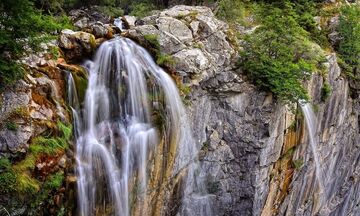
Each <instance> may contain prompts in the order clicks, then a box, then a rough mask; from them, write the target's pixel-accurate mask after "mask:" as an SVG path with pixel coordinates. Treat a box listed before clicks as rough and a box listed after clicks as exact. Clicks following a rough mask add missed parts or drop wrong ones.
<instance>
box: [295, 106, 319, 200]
mask: <svg viewBox="0 0 360 216" xmlns="http://www.w3.org/2000/svg"><path fill="white" fill-rule="evenodd" d="M300 106H301V109H302V111H303V114H304V117H305V123H306V127H307V129H308V134H309V142H310V147H311V151H312V153H313V157H314V163H315V174H316V179H317V181H318V184H319V188H320V193H321V194H322V193H324V180H323V175H322V170H321V167H320V161H319V159H320V157H319V154H318V149H317V144H318V141H317V138H316V133H317V120H316V116H315V113H314V111H313V110H312V108H311V105H310V104H309V103H300ZM320 198H321V197H320Z"/></svg>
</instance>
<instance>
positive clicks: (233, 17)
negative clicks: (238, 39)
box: [216, 0, 245, 23]
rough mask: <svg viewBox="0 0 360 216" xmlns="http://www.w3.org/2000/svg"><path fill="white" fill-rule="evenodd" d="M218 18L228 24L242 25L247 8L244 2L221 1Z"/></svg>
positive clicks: (236, 0)
mask: <svg viewBox="0 0 360 216" xmlns="http://www.w3.org/2000/svg"><path fill="white" fill-rule="evenodd" d="M218 4H219V6H218V9H217V12H216V16H217V17H218V18H220V19H222V20H226V21H228V22H239V23H241V22H242V20H243V18H244V17H245V6H244V3H243V1H242V0H220V1H219V3H218Z"/></svg>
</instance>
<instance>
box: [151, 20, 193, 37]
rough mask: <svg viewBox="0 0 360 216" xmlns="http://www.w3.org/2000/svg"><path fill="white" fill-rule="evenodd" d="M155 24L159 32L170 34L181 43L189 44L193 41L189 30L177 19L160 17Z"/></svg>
mask: <svg viewBox="0 0 360 216" xmlns="http://www.w3.org/2000/svg"><path fill="white" fill-rule="evenodd" d="M156 24H157V26H158V28H159V30H160V31H163V32H167V33H170V34H171V35H173V36H175V37H176V38H177V39H179V40H180V41H181V42H183V43H189V42H191V41H192V39H193V37H192V32H191V30H190V29H189V28H188V27H187V26H186V25H185V23H183V22H182V21H180V20H178V19H174V18H172V17H160V18H158V19H157V20H156Z"/></svg>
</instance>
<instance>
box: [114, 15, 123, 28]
mask: <svg viewBox="0 0 360 216" xmlns="http://www.w3.org/2000/svg"><path fill="white" fill-rule="evenodd" d="M114 25H115V26H116V27H118V28H119V29H120V30H121V31H122V30H123V21H122V20H121V17H118V18H115V19H114Z"/></svg>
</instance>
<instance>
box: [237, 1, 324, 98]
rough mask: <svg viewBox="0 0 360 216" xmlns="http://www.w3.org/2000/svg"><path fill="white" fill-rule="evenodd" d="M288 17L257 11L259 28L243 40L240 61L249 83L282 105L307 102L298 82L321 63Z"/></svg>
mask: <svg viewBox="0 0 360 216" xmlns="http://www.w3.org/2000/svg"><path fill="white" fill-rule="evenodd" d="M292 14H293V12H292V11H291V10H290V11H289V10H283V9H280V8H276V7H273V6H272V5H271V6H269V5H264V6H263V7H262V8H261V10H260V11H259V17H261V18H260V19H261V21H262V25H261V26H260V27H258V28H257V29H256V30H255V31H254V33H253V34H251V35H248V36H246V37H245V46H244V50H243V51H242V52H241V62H240V66H242V67H243V68H244V70H245V72H246V73H247V74H248V77H249V78H250V80H251V81H253V83H255V84H256V85H257V86H259V87H260V88H262V89H264V90H270V91H272V92H273V93H274V94H275V96H276V97H278V98H279V99H280V100H281V101H283V102H285V103H286V104H291V103H297V102H298V101H307V100H308V99H309V97H308V95H307V91H306V90H305V88H304V87H303V85H302V82H303V81H304V80H307V79H308V78H309V77H310V75H311V73H312V72H313V71H315V70H316V69H317V66H318V65H319V62H321V61H322V60H323V56H322V55H320V54H317V52H318V50H315V48H314V46H313V45H312V44H311V42H310V41H309V39H308V37H309V35H308V33H307V32H306V31H305V30H304V29H303V28H302V27H301V26H300V25H299V24H298V23H297V21H296V19H295V18H294V17H293V15H292Z"/></svg>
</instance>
